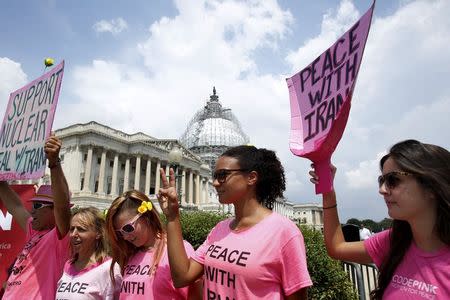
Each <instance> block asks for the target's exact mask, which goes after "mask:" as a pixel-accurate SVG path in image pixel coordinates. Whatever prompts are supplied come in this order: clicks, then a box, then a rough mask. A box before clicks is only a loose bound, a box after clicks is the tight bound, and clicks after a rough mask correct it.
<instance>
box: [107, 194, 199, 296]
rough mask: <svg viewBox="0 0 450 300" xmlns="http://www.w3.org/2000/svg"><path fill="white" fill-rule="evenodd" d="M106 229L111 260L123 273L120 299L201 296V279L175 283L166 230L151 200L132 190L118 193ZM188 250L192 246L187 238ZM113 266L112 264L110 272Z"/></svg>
mask: <svg viewBox="0 0 450 300" xmlns="http://www.w3.org/2000/svg"><path fill="white" fill-rule="evenodd" d="M106 229H107V233H108V238H109V242H110V246H111V256H112V261H113V263H115V262H117V263H118V264H119V266H120V270H121V273H122V279H123V280H122V284H121V286H120V299H180V300H181V299H200V298H201V294H200V293H201V282H200V281H198V282H193V283H192V284H191V285H190V286H189V287H185V288H178V287H175V286H174V284H173V282H172V278H171V276H170V268H169V261H168V257H167V247H166V244H167V243H166V234H165V232H164V228H163V225H162V223H161V221H160V219H159V214H158V212H157V211H156V210H155V209H154V207H153V203H152V202H151V201H150V199H149V198H148V197H147V196H146V195H144V194H143V193H141V192H139V191H136V190H131V191H128V192H125V193H123V194H122V195H120V196H119V197H117V198H116V199H115V200H114V201H113V203H112V204H111V207H110V208H109V209H108V213H107V215H106ZM181 247H183V250H184V251H186V252H187V253H188V254H192V253H193V252H194V249H193V248H192V246H191V245H190V244H189V243H188V242H186V241H182V242H181ZM115 272H116V270H115V269H114V268H112V267H111V270H110V276H111V278H113V277H114V276H115Z"/></svg>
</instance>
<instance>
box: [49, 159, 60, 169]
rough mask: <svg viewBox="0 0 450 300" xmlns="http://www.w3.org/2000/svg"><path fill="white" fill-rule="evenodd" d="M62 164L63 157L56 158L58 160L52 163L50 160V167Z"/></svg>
mask: <svg viewBox="0 0 450 300" xmlns="http://www.w3.org/2000/svg"><path fill="white" fill-rule="evenodd" d="M60 164H61V158H59V157H58V158H57V159H56V161H55V162H54V163H53V164H52V163H50V161H49V163H48V168H49V169H53V168H55V167H57V166H59V165H60Z"/></svg>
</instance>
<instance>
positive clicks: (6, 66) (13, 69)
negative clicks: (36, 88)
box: [0, 57, 27, 111]
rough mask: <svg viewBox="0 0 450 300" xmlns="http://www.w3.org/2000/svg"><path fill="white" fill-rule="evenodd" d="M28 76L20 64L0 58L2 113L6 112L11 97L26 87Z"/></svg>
mask: <svg viewBox="0 0 450 300" xmlns="http://www.w3.org/2000/svg"><path fill="white" fill-rule="evenodd" d="M26 82H27V75H26V74H25V73H24V72H23V70H22V67H21V65H20V64H19V63H17V62H15V61H12V60H11V59H9V58H7V57H0V111H5V110H6V106H7V104H8V100H9V95H10V94H11V93H12V92H14V91H15V90H17V89H19V88H21V87H22V86H24V85H25V84H26Z"/></svg>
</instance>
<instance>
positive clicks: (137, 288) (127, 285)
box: [120, 241, 194, 300]
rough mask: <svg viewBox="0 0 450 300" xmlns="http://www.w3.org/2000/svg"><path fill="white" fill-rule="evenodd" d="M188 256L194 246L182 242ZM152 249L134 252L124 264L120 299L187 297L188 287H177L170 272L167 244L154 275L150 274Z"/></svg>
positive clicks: (168, 299)
mask: <svg viewBox="0 0 450 300" xmlns="http://www.w3.org/2000/svg"><path fill="white" fill-rule="evenodd" d="M184 248H185V249H186V253H187V255H188V257H190V256H191V255H192V254H193V253H194V248H192V246H191V244H189V243H188V242H186V241H185V242H184ZM153 253H154V250H148V251H140V252H138V253H136V254H135V255H134V256H133V257H132V258H131V259H130V260H129V261H128V264H127V265H126V266H125V270H124V273H123V281H122V285H121V288H120V299H121V300H124V299H133V300H135V299H136V300H139V299H142V300H143V299H164V300H166V299H167V300H170V299H187V294H188V288H187V287H185V288H180V289H177V288H175V287H174V285H173V282H172V275H171V274H170V267H169V257H168V256H167V246H166V247H165V249H164V253H163V255H162V257H161V261H160V262H159V265H158V268H157V269H156V273H155V274H154V275H152V276H151V275H150V271H151V270H150V268H151V266H152V262H153Z"/></svg>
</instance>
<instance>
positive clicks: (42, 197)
mask: <svg viewBox="0 0 450 300" xmlns="http://www.w3.org/2000/svg"><path fill="white" fill-rule="evenodd" d="M30 201H39V202H48V203H53V192H52V186H51V185H49V184H44V185H41V186H40V187H39V188H38V190H37V191H36V195H34V197H33V198H31V199H30ZM72 206H73V203H70V207H72Z"/></svg>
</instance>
